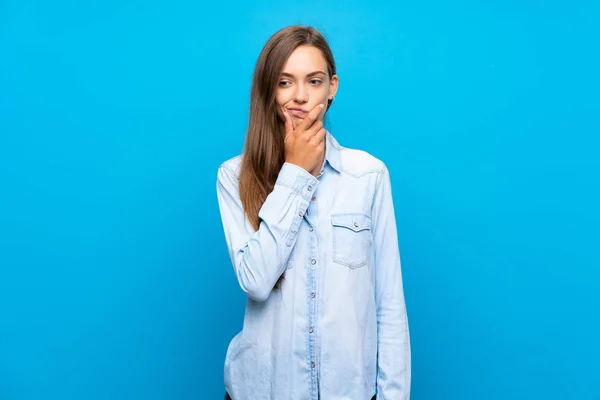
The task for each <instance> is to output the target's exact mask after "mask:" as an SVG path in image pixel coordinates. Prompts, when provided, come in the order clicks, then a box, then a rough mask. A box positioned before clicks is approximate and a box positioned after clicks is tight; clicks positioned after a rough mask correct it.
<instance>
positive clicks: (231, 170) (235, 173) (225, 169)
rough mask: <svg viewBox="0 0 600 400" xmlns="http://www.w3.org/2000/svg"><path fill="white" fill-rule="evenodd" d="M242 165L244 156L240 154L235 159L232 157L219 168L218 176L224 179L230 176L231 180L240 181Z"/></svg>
mask: <svg viewBox="0 0 600 400" xmlns="http://www.w3.org/2000/svg"><path fill="white" fill-rule="evenodd" d="M241 165H242V155H241V154H239V155H237V156H235V157H232V158H230V159H228V160H226V161H224V162H223V163H221V165H220V166H219V169H218V176H219V178H220V177H222V176H223V175H224V174H227V175H229V176H230V177H231V178H233V179H235V180H239V177H240V167H241Z"/></svg>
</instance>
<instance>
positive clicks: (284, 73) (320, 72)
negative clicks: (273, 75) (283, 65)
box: [281, 71, 327, 78]
mask: <svg viewBox="0 0 600 400" xmlns="http://www.w3.org/2000/svg"><path fill="white" fill-rule="evenodd" d="M321 74H322V75H327V74H326V73H325V72H323V71H313V72H311V73H310V74H308V75H306V77H307V78H310V77H311V76H315V75H321ZM281 76H287V77H288V78H293V77H294V75H292V74H290V73H288V72H282V73H281Z"/></svg>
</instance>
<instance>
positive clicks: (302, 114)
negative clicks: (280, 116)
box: [287, 108, 308, 118]
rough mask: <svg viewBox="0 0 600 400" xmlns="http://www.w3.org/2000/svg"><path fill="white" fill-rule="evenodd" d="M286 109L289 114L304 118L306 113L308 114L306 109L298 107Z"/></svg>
mask: <svg viewBox="0 0 600 400" xmlns="http://www.w3.org/2000/svg"><path fill="white" fill-rule="evenodd" d="M287 110H288V112H289V113H290V114H292V115H294V116H296V117H299V118H304V117H306V114H308V111H304V110H301V109H299V108H288V109H287Z"/></svg>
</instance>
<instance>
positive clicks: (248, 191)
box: [239, 25, 336, 287]
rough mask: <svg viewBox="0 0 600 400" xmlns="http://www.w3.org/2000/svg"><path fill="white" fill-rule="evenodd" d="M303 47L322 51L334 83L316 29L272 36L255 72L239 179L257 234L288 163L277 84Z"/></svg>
mask: <svg viewBox="0 0 600 400" xmlns="http://www.w3.org/2000/svg"><path fill="white" fill-rule="evenodd" d="M303 45H309V46H314V47H316V48H318V49H319V50H321V52H322V53H323V56H324V57H325V60H326V62H327V70H328V71H327V72H328V75H329V78H330V79H331V77H332V76H333V75H334V74H335V73H336V68H335V61H334V59H333V54H332V52H331V49H330V48H329V45H328V44H327V41H326V40H325V38H324V37H323V35H322V34H321V33H320V32H319V31H318V30H316V29H315V28H313V27H307V26H300V25H292V26H288V27H286V28H283V29H281V30H279V31H277V32H276V33H275V34H274V35H273V36H271V37H270V38H269V40H268V41H267V43H266V44H265V46H264V47H263V49H262V51H261V53H260V55H259V57H258V60H257V62H256V67H255V69H254V76H253V79H252V89H251V91H250V115H249V121H248V131H247V134H246V142H245V148H244V153H243V156H242V164H241V169H240V179H239V191H240V200H241V201H242V205H243V207H244V211H245V213H246V215H247V217H248V220H249V221H250V224H251V225H252V227H253V228H254V230H258V228H259V226H260V218H259V217H258V212H259V210H260V208H261V207H262V205H263V203H264V202H265V200H266V198H267V196H268V195H269V193H271V191H272V190H273V187H274V186H275V181H276V180H277V176H278V174H279V171H280V170H281V167H282V166H283V164H284V162H285V153H284V142H283V140H284V132H283V127H282V125H283V124H282V121H281V117H280V116H279V114H278V112H277V100H276V88H277V83H278V82H279V78H280V74H281V72H282V69H283V65H284V64H285V62H286V61H287V59H288V58H289V56H290V55H291V54H292V53H293V51H294V50H295V49H296V48H297V47H299V46H303ZM330 103H331V102H330ZM282 277H283V276H282ZM280 281H281V279H280ZM280 281H278V282H277V287H278V286H279V283H280Z"/></svg>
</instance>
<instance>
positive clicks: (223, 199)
mask: <svg viewBox="0 0 600 400" xmlns="http://www.w3.org/2000/svg"><path fill="white" fill-rule="evenodd" d="M317 185H318V181H317V179H316V178H315V177H313V176H312V175H311V174H309V173H308V172H307V171H305V170H304V169H303V168H301V167H298V166H296V165H293V164H290V163H285V164H284V165H283V167H282V168H281V170H280V171H279V175H278V178H277V182H276V183H275V187H274V188H273V191H272V192H271V193H270V194H269V195H268V196H267V199H266V200H265V202H264V204H263V206H262V208H261V209H260V211H259V213H258V216H259V218H260V219H261V222H260V226H259V229H258V230H257V231H254V229H252V227H251V225H250V223H249V222H248V221H247V218H246V215H245V213H244V209H243V207H242V202H241V200H240V196H239V185H238V180H237V178H236V177H235V174H234V172H233V171H231V170H230V169H228V168H227V167H225V166H223V165H222V166H221V167H219V170H218V174H217V199H218V202H219V210H220V213H221V221H222V223H223V230H224V232H225V239H226V242H227V247H228V250H229V257H230V259H231V262H232V264H233V267H234V270H235V274H236V276H237V279H238V282H239V284H240V287H241V288H242V290H243V291H244V292H246V294H248V297H250V298H251V299H252V300H255V301H266V300H267V299H268V298H269V294H270V293H271V290H272V289H273V286H275V283H276V282H277V280H278V279H279V277H280V276H281V275H282V274H283V273H284V272H285V268H286V263H287V260H288V258H289V256H290V254H291V252H292V248H293V247H294V244H295V243H296V239H297V233H298V228H299V226H300V223H301V222H302V218H303V216H304V212H305V211H306V209H307V208H308V205H309V203H310V199H311V198H312V194H313V192H314V191H315V190H316V188H317Z"/></svg>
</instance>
